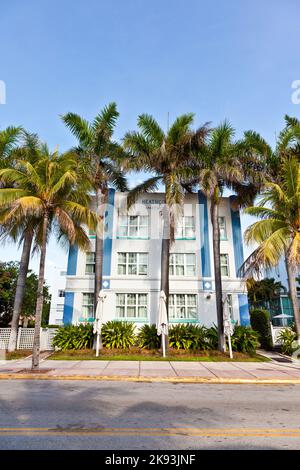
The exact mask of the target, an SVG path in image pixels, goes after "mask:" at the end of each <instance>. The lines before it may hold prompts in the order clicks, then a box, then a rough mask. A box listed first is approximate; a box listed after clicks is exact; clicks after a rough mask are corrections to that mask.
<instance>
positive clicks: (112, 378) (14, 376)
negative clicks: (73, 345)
mask: <svg viewBox="0 0 300 470" xmlns="http://www.w3.org/2000/svg"><path fill="white" fill-rule="evenodd" d="M0 380H52V381H53V380H60V381H65V380H68V381H78V380H80V381H82V380H84V381H99V380H100V381H103V382H104V381H105V382H143V383H148V382H149V383H154V382H162V383H190V384H222V385H226V384H230V385H233V384H235V385H241V384H245V385H300V378H291V379H262V378H257V379H231V378H222V377H218V378H205V377H159V376H156V377H151V376H149V377H148V376H141V377H132V376H120V375H43V374H30V373H26V374H23V373H22V374H20V373H6V372H5V373H4V372H2V371H1V372H0Z"/></svg>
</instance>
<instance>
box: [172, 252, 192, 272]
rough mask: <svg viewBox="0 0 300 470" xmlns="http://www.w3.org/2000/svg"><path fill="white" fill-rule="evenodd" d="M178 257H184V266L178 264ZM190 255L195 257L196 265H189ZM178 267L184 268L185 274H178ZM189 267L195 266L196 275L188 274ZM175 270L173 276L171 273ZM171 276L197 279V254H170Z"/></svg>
mask: <svg viewBox="0 0 300 470" xmlns="http://www.w3.org/2000/svg"><path fill="white" fill-rule="evenodd" d="M177 255H181V256H183V265H181V264H179V263H176V257H177ZM188 255H193V257H194V263H193V264H191V263H187V257H188ZM178 266H183V274H177V272H176V267H178ZM188 266H193V267H194V273H193V274H187V267H188ZM172 268H173V274H172V273H171V271H172ZM169 269H170V276H172V277H195V276H196V255H195V253H177V252H176V253H170V267H169Z"/></svg>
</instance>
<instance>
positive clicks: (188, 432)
mask: <svg viewBox="0 0 300 470" xmlns="http://www.w3.org/2000/svg"><path fill="white" fill-rule="evenodd" d="M85 434H86V435H94V436H141V435H142V436H171V437H172V436H173V437H174V436H184V437H298V438H300V429H275V428H274V429H270V428H268V429H263V428H248V429H245V428H224V429H223V428H109V427H107V428H104V427H103V428H100V427H99V428H73V429H72V428H63V427H57V428H50V427H48V428H46V427H43V428H42V427H40V428H35V427H27V428H20V427H15V428H13V427H10V428H9V427H5V428H4V427H2V428H0V435H1V436H7V435H20V436H21V435H23V436H35V435H36V436H59V435H62V436H82V435H85Z"/></svg>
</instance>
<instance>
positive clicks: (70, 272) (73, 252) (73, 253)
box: [67, 245, 78, 276]
mask: <svg viewBox="0 0 300 470" xmlns="http://www.w3.org/2000/svg"><path fill="white" fill-rule="evenodd" d="M77 256H78V246H77V245H70V248H69V257H68V266H67V276H76V270H77Z"/></svg>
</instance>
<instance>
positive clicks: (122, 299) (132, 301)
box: [116, 294, 148, 320]
mask: <svg viewBox="0 0 300 470" xmlns="http://www.w3.org/2000/svg"><path fill="white" fill-rule="evenodd" d="M116 296H117V299H116V300H117V302H116V305H117V317H118V318H126V319H128V320H131V319H132V320H134V319H146V318H147V316H148V315H147V311H148V295H147V294H116Z"/></svg>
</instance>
